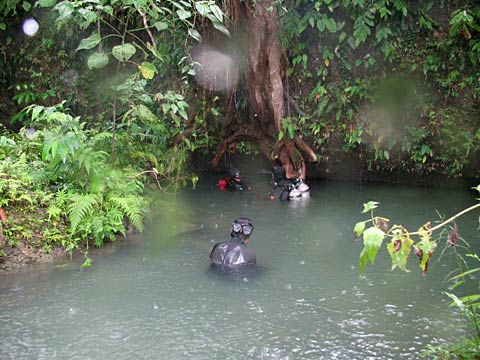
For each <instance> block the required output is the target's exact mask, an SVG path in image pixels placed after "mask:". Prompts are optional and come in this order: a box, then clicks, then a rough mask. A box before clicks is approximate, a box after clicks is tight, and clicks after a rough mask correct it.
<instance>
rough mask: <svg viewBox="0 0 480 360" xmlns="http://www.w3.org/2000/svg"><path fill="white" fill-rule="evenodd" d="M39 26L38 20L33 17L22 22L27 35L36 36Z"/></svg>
mask: <svg viewBox="0 0 480 360" xmlns="http://www.w3.org/2000/svg"><path fill="white" fill-rule="evenodd" d="M39 28H40V25H39V24H38V22H37V20H35V19H32V18H29V19H26V20H25V21H24V22H23V24H22V30H23V32H24V33H25V35H27V36H35V34H36V33H37V32H38V29H39Z"/></svg>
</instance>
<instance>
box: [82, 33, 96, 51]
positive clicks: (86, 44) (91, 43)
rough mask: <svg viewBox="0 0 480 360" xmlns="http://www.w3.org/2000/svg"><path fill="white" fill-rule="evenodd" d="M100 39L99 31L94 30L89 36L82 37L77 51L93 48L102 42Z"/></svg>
mask: <svg viewBox="0 0 480 360" xmlns="http://www.w3.org/2000/svg"><path fill="white" fill-rule="evenodd" d="M100 40H101V39H100V35H99V34H98V33H97V32H94V33H93V34H92V35H90V36H89V37H88V38H85V39H82V41H80V45H78V47H77V51H78V50H90V49H93V48H94V47H95V46H97V45H98V44H99V43H100Z"/></svg>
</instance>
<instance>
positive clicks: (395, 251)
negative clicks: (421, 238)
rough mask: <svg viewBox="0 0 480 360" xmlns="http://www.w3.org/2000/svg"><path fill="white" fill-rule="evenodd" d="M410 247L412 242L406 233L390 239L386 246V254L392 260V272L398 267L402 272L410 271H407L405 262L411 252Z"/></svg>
mask: <svg viewBox="0 0 480 360" xmlns="http://www.w3.org/2000/svg"><path fill="white" fill-rule="evenodd" d="M412 245H413V240H412V239H410V236H409V235H408V233H404V232H400V233H399V234H397V235H395V236H394V237H393V238H392V240H391V241H390V243H389V244H388V245H387V250H388V253H389V254H390V257H391V258H392V270H395V268H397V267H398V268H400V269H401V270H403V271H406V272H409V271H410V270H408V269H407V260H408V256H409V255H410V252H411V250H412Z"/></svg>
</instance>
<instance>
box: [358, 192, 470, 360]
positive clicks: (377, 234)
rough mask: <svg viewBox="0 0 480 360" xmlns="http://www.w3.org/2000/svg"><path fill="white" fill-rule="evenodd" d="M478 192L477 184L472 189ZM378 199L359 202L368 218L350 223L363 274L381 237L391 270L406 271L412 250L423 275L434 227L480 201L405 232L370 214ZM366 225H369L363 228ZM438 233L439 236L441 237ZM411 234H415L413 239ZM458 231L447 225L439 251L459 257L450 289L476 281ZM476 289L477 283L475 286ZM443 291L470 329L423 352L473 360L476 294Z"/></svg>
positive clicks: (433, 246) (433, 244)
mask: <svg viewBox="0 0 480 360" xmlns="http://www.w3.org/2000/svg"><path fill="white" fill-rule="evenodd" d="M474 189H475V190H477V191H479V192H480V185H479V186H477V187H475V188H474ZM378 205H379V204H378V202H374V201H370V202H368V203H366V204H363V211H362V213H369V212H370V219H369V220H366V221H361V222H358V223H356V224H355V226H354V235H355V238H359V237H362V238H363V250H362V252H361V254H360V273H361V274H364V272H365V266H366V264H367V263H368V262H369V261H370V262H371V263H372V264H374V262H375V258H376V255H377V253H378V250H379V249H380V248H381V246H382V242H383V240H386V239H388V238H390V239H391V240H390V242H388V244H387V250H388V253H389V255H390V257H391V259H392V270H394V269H395V268H397V267H398V268H399V269H401V270H403V271H406V272H408V269H407V260H408V257H409V255H410V253H411V250H412V249H413V251H414V254H415V255H416V256H417V257H418V260H419V266H420V268H421V270H422V272H423V274H425V273H426V272H427V270H428V265H429V262H430V260H431V258H432V255H433V253H434V252H435V250H436V249H437V246H438V243H439V242H440V240H434V239H433V233H434V232H435V231H437V230H440V229H443V228H444V227H445V226H446V225H448V224H449V223H451V222H453V221H454V220H455V219H456V218H458V217H459V216H462V215H463V214H466V213H468V212H470V211H472V210H475V209H478V208H479V207H480V203H477V204H476V205H473V206H471V207H469V208H467V209H464V210H463V211H461V212H459V213H458V214H456V215H454V216H452V217H451V218H449V219H447V220H445V221H443V222H441V223H440V224H438V225H436V226H435V227H433V228H432V227H431V226H430V223H426V224H425V225H423V226H422V227H420V229H419V230H418V231H416V232H409V231H408V230H407V229H406V228H405V227H404V226H402V225H393V226H391V227H389V220H388V219H385V218H381V217H377V216H374V210H375V209H376V208H377V207H378ZM367 224H371V226H369V227H367ZM442 234H443V233H442ZM442 234H440V238H442V237H444V236H442ZM412 237H417V238H418V239H417V241H414V239H412ZM458 240H459V234H458V228H457V225H456V224H454V226H453V227H451V229H450V231H449V233H448V236H446V242H445V247H444V249H443V251H442V254H443V252H444V251H446V249H447V248H450V249H453V251H454V254H455V255H456V256H457V257H458V259H459V267H458V269H457V272H458V274H456V275H454V276H451V277H450V281H451V282H452V283H453V286H452V287H451V289H452V290H453V289H457V288H458V287H459V286H461V285H463V284H468V283H470V284H471V282H472V280H473V281H475V280H476V278H475V274H478V273H479V272H480V267H474V268H470V269H468V268H467V269H465V268H464V267H465V266H466V265H467V262H466V261H465V260H464V259H463V258H462V256H461V255H460V254H459V253H458V252H457V251H456V246H457V245H458ZM466 256H467V257H470V258H472V259H474V260H475V261H477V262H478V263H480V258H479V257H478V255H476V254H467V255H466ZM477 289H478V290H480V284H479V285H478V286H477ZM445 294H446V295H447V296H448V297H449V298H450V299H451V300H452V303H451V304H450V306H456V307H457V308H458V309H459V310H460V312H461V314H463V315H465V316H466V318H467V319H468V321H469V323H470V326H471V328H472V329H473V332H471V333H470V334H469V335H468V337H467V338H466V339H459V340H458V341H456V342H455V343H454V344H449V345H439V346H429V348H428V350H427V351H425V353H424V354H423V355H424V356H429V358H433V359H451V358H455V359H473V358H476V357H475V356H476V355H478V353H479V350H480V322H479V317H478V314H479V311H480V293H474V294H467V295H464V296H457V295H455V294H454V293H452V292H445Z"/></svg>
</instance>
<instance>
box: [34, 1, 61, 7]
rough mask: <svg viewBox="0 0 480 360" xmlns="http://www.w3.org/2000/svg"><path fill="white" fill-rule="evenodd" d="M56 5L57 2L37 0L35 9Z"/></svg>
mask: <svg viewBox="0 0 480 360" xmlns="http://www.w3.org/2000/svg"><path fill="white" fill-rule="evenodd" d="M56 3H57V0H37V1H36V2H35V7H52V6H53V5H55V4H56Z"/></svg>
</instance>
